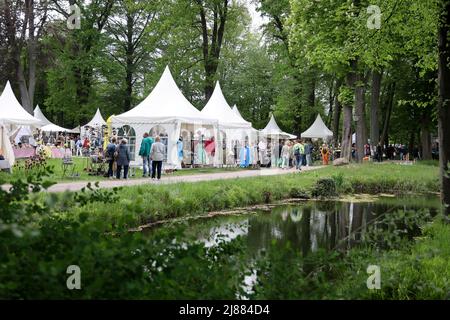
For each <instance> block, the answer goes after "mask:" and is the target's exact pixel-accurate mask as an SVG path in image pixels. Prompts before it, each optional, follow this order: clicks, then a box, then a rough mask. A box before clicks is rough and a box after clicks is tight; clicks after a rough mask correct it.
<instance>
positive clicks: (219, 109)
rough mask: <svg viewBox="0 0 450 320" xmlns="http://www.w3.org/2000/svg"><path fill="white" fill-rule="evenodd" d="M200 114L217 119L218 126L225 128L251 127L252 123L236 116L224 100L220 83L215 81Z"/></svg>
mask: <svg viewBox="0 0 450 320" xmlns="http://www.w3.org/2000/svg"><path fill="white" fill-rule="evenodd" d="M202 114H204V115H205V116H208V117H210V118H213V119H218V120H219V126H221V127H225V128H251V126H252V124H251V123H250V122H248V121H245V120H244V119H243V118H242V117H240V116H238V115H237V114H236V113H235V112H234V111H233V110H232V109H231V107H230V105H229V104H228V102H227V101H226V99H225V97H224V95H223V93H222V88H221V87H220V83H219V82H217V83H216V88H215V89H214V92H213V94H212V96H211V98H210V99H209V101H208V103H207V104H206V106H205V107H204V108H203V110H202Z"/></svg>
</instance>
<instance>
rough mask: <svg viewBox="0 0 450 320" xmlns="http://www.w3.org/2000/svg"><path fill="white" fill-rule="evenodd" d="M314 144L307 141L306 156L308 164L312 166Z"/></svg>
mask: <svg viewBox="0 0 450 320" xmlns="http://www.w3.org/2000/svg"><path fill="white" fill-rule="evenodd" d="M311 155H312V144H311V143H310V142H309V141H308V142H306V143H305V157H306V166H307V167H312V165H313V162H312V156H311Z"/></svg>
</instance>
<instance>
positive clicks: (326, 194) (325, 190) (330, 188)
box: [312, 178, 338, 198]
mask: <svg viewBox="0 0 450 320" xmlns="http://www.w3.org/2000/svg"><path fill="white" fill-rule="evenodd" d="M337 195H338V194H337V190H336V183H335V182H334V180H333V179H331V178H322V179H319V180H317V182H316V185H315V186H314V188H313V190H312V196H313V197H314V198H330V197H336V196H337Z"/></svg>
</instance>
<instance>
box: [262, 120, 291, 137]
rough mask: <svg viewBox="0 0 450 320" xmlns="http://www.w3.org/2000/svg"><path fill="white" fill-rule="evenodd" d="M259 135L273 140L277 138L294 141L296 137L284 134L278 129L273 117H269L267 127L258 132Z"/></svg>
mask: <svg viewBox="0 0 450 320" xmlns="http://www.w3.org/2000/svg"><path fill="white" fill-rule="evenodd" d="M260 133H261V135H263V136H266V137H269V138H274V137H278V138H279V139H296V138H297V136H295V135H293V134H290V133H287V132H284V131H282V130H281V129H280V127H279V126H278V124H277V122H276V121H275V117H274V116H273V115H272V116H271V117H270V121H269V123H268V124H267V126H266V127H265V128H264V129H262V130H261V131H260Z"/></svg>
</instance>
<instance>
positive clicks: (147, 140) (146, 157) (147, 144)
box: [139, 132, 153, 177]
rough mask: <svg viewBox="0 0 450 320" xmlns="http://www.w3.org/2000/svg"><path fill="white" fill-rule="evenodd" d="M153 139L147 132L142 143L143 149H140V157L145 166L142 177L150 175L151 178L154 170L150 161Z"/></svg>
mask: <svg viewBox="0 0 450 320" xmlns="http://www.w3.org/2000/svg"><path fill="white" fill-rule="evenodd" d="M152 144H153V139H152V138H151V137H150V136H149V134H148V133H147V132H146V133H144V139H143V140H142V143H141V148H140V149H139V155H140V156H141V157H142V166H143V171H144V172H143V174H142V177H145V176H146V175H147V173H148V176H149V177H150V176H151V173H152V168H151V160H150V150H151V148H152Z"/></svg>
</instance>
